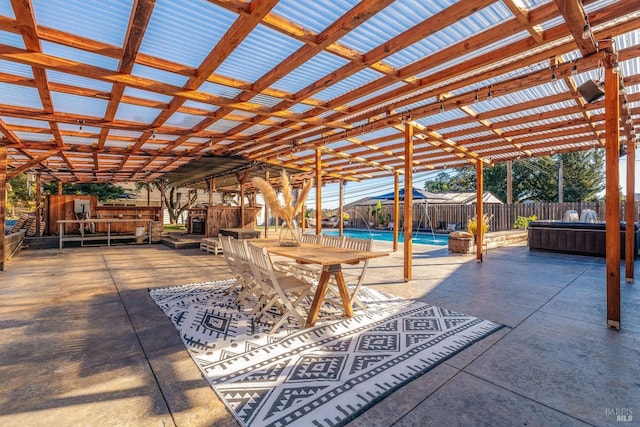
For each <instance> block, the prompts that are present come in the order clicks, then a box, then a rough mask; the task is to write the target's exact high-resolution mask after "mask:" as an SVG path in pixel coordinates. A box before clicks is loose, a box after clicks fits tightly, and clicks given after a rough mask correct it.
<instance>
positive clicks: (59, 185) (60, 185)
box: [58, 181, 62, 196]
mask: <svg viewBox="0 0 640 427" xmlns="http://www.w3.org/2000/svg"><path fill="white" fill-rule="evenodd" d="M58 195H59V196H61V195H62V181H58Z"/></svg>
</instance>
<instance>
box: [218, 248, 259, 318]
mask: <svg viewBox="0 0 640 427" xmlns="http://www.w3.org/2000/svg"><path fill="white" fill-rule="evenodd" d="M221 243H222V254H223V255H224V256H225V259H226V261H227V264H228V265H229V268H230V269H231V271H232V272H233V273H234V274H235V276H236V279H237V285H238V286H240V291H239V292H238V295H237V296H236V298H235V300H234V301H233V302H234V303H235V304H240V303H241V302H247V301H249V299H250V298H251V297H252V296H255V297H256V298H257V299H258V301H260V299H261V297H262V292H261V288H260V287H259V286H258V284H257V282H256V280H255V277H254V276H253V270H252V269H251V264H250V262H249V255H248V253H247V248H246V243H245V241H244V240H237V239H234V238H232V237H231V236H226V237H223V238H221ZM257 305H258V304H257V303H256V306H257Z"/></svg>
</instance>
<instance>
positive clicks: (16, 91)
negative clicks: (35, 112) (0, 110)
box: [0, 82, 42, 109]
mask: <svg viewBox="0 0 640 427" xmlns="http://www.w3.org/2000/svg"><path fill="white" fill-rule="evenodd" d="M8 102H11V104H13V105H20V106H23V107H30V108H38V109H41V108H42V102H41V101H40V96H39V94H38V90H37V89H36V88H31V87H25V86H18V85H12V84H8V83H2V82H0V103H8Z"/></svg>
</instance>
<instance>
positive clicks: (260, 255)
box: [247, 243, 312, 334]
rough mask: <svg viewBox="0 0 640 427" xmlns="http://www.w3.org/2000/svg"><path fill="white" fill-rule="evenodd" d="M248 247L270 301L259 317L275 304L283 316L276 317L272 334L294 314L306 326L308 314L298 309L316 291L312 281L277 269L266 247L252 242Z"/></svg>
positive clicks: (256, 271) (260, 281) (252, 263)
mask: <svg viewBox="0 0 640 427" xmlns="http://www.w3.org/2000/svg"><path fill="white" fill-rule="evenodd" d="M247 248H248V255H249V259H250V264H251V268H252V269H253V274H254V277H255V278H256V280H257V282H258V284H259V285H260V286H261V288H262V291H263V292H264V294H265V295H266V297H267V301H266V304H265V305H264V307H263V308H262V309H261V310H260V312H259V313H257V315H256V318H257V319H259V318H261V316H263V315H264V314H266V313H267V312H271V311H270V309H271V307H274V306H275V307H276V308H278V309H279V311H280V313H281V315H280V318H279V319H277V320H274V324H273V327H272V328H271V330H270V331H269V333H270V334H272V333H274V332H276V331H277V330H278V329H279V328H280V326H282V324H283V323H284V322H285V321H286V320H287V319H288V318H289V317H293V318H294V319H295V320H297V321H298V322H299V323H300V324H301V325H302V326H304V324H305V322H306V316H305V315H303V314H301V313H300V312H299V311H298V306H299V305H300V303H301V302H302V300H303V299H304V298H305V297H306V296H307V295H311V294H312V292H311V284H310V283H308V282H305V281H304V280H300V279H298V278H297V277H294V276H290V275H286V274H282V273H280V274H278V273H277V272H276V271H275V270H274V269H273V266H272V264H271V258H270V257H269V253H268V252H267V249H266V248H262V247H259V246H256V245H254V244H252V243H248V244H247Z"/></svg>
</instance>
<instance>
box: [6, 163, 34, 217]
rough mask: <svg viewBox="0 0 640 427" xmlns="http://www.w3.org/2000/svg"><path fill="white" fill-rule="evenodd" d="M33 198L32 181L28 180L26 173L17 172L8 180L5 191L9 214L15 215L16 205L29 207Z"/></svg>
mask: <svg viewBox="0 0 640 427" xmlns="http://www.w3.org/2000/svg"><path fill="white" fill-rule="evenodd" d="M34 198H35V191H33V188H32V183H30V182H28V180H27V175H26V174H19V175H16V176H15V177H13V178H11V179H10V180H9V191H8V192H7V209H8V211H9V212H11V216H12V217H13V216H15V209H16V208H17V207H29V205H30V203H31V202H33V200H34Z"/></svg>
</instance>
